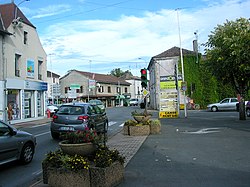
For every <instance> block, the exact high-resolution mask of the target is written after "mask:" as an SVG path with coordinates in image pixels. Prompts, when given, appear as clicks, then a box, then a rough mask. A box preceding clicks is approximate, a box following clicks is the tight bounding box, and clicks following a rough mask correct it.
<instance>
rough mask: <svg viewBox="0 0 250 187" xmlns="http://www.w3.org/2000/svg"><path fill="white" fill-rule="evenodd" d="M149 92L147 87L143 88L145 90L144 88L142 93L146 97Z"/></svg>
mask: <svg viewBox="0 0 250 187" xmlns="http://www.w3.org/2000/svg"><path fill="white" fill-rule="evenodd" d="M148 94H149V91H148V90H146V89H143V90H142V95H143V96H144V97H146V96H147V95H148Z"/></svg>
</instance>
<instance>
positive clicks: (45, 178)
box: [42, 161, 49, 184]
mask: <svg viewBox="0 0 250 187" xmlns="http://www.w3.org/2000/svg"><path fill="white" fill-rule="evenodd" d="M42 170H43V183H44V184H48V170H49V164H48V163H47V162H45V161H43V162H42Z"/></svg>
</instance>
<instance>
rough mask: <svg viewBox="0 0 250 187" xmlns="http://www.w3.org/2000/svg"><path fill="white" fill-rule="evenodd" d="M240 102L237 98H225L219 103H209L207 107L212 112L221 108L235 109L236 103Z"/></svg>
mask: <svg viewBox="0 0 250 187" xmlns="http://www.w3.org/2000/svg"><path fill="white" fill-rule="evenodd" d="M237 103H239V102H238V99H237V98H225V99H223V100H221V101H220V102H218V103H213V104H209V105H207V109H208V110H209V111H212V112H216V111H221V110H235V111H236V104H237Z"/></svg>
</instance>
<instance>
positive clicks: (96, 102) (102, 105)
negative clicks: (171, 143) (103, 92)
mask: <svg viewBox="0 0 250 187" xmlns="http://www.w3.org/2000/svg"><path fill="white" fill-rule="evenodd" d="M89 103H90V104H92V105H97V106H98V107H99V108H100V109H101V110H102V111H103V112H104V111H105V106H104V104H103V102H102V101H101V100H98V99H93V100H90V101H89Z"/></svg>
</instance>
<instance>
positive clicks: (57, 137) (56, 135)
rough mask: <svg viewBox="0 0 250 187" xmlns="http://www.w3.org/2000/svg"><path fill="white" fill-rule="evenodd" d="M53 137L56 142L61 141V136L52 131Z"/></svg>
mask: <svg viewBox="0 0 250 187" xmlns="http://www.w3.org/2000/svg"><path fill="white" fill-rule="evenodd" d="M51 137H52V138H53V139H55V140H56V139H59V134H58V133H55V132H52V131H51Z"/></svg>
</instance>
